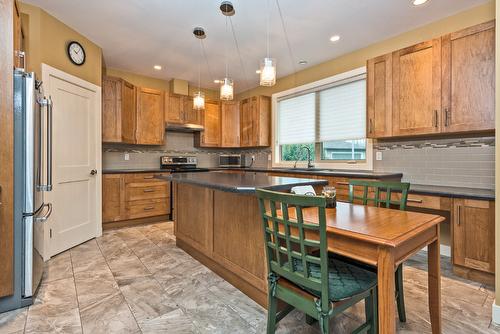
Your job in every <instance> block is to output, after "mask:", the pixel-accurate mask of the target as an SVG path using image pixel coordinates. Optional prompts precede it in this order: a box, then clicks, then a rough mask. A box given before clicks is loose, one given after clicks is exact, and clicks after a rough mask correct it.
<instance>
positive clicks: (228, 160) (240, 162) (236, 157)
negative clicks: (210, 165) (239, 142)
mask: <svg viewBox="0 0 500 334" xmlns="http://www.w3.org/2000/svg"><path fill="white" fill-rule="evenodd" d="M219 167H225V168H229V167H245V155H244V154H221V155H219Z"/></svg>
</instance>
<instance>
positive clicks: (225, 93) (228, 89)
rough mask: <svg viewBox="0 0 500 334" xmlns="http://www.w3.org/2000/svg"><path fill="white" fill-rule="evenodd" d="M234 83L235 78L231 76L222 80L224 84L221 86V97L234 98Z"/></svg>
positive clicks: (227, 99) (222, 98)
mask: <svg viewBox="0 0 500 334" xmlns="http://www.w3.org/2000/svg"><path fill="white" fill-rule="evenodd" d="M233 91H234V84H233V80H231V79H229V78H224V80H222V85H221V86H220V99H221V100H224V101H230V100H232V99H233V95H234V93H233Z"/></svg>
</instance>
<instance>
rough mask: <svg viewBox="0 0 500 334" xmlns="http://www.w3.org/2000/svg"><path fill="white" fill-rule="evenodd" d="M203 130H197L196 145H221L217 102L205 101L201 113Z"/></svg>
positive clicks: (218, 105)
mask: <svg viewBox="0 0 500 334" xmlns="http://www.w3.org/2000/svg"><path fill="white" fill-rule="evenodd" d="M201 118H202V122H201V124H202V125H203V127H204V128H205V130H204V131H201V132H197V133H196V138H197V146H200V147H219V146H220V145H221V107H220V103H218V102H205V110H204V111H203V113H201Z"/></svg>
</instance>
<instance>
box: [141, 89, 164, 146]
mask: <svg viewBox="0 0 500 334" xmlns="http://www.w3.org/2000/svg"><path fill="white" fill-rule="evenodd" d="M163 103H164V96H163V92H162V91H159V90H155V89H149V88H139V89H138V90H137V130H136V144H142V145H162V144H163V138H164V134H165V124H164V123H165V122H164V110H163Z"/></svg>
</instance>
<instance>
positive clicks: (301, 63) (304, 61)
mask: <svg viewBox="0 0 500 334" xmlns="http://www.w3.org/2000/svg"><path fill="white" fill-rule="evenodd" d="M306 64H307V60H299V65H306Z"/></svg>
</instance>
